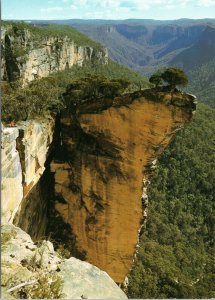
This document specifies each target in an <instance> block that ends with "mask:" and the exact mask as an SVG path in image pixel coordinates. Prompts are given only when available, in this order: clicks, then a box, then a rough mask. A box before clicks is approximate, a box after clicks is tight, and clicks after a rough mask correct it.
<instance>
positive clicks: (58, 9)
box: [2, 0, 215, 20]
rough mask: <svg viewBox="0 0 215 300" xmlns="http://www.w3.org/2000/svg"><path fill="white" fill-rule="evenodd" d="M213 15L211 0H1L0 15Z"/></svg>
mask: <svg viewBox="0 0 215 300" xmlns="http://www.w3.org/2000/svg"><path fill="white" fill-rule="evenodd" d="M75 18H80V19H116V20H117V19H130V18H138V19H159V20H169V19H179V18H192V19H199V18H215V0H2V19H21V20H26V19H75Z"/></svg>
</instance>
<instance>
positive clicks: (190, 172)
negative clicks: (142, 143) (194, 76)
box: [128, 104, 215, 299]
mask: <svg viewBox="0 0 215 300" xmlns="http://www.w3.org/2000/svg"><path fill="white" fill-rule="evenodd" d="M214 136H215V118H214V110H213V109H212V108H209V107H208V106H206V105H203V104H199V105H198V109H197V113H196V116H195V118H194V120H193V121H192V122H191V123H190V124H189V125H187V126H185V128H184V129H183V130H182V131H181V132H180V133H179V134H177V136H176V138H175V139H174V141H173V143H172V145H171V146H170V147H169V148H168V149H167V150H166V151H165V153H164V154H163V155H162V156H161V157H160V159H159V162H158V168H157V171H156V176H155V177H154V178H153V179H152V183H151V185H150V188H149V212H148V220H147V225H146V229H145V232H144V233H143V234H142V236H141V238H140V249H139V254H138V256H137V259H136V262H135V264H134V267H133V270H132V272H131V274H130V276H129V281H130V285H129V288H128V296H129V297H130V298H154V299H155V298H212V297H215V285H214V282H215V280H214V279H215V278H214V260H213V254H214V224H215V222H214V221H215V217H214V215H213V211H214V199H215V138H214Z"/></svg>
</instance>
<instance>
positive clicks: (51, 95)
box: [2, 61, 149, 122]
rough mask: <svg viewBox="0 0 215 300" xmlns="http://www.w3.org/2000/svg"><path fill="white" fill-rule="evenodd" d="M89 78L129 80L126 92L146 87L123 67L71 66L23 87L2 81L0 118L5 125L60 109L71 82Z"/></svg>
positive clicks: (100, 65) (145, 84) (137, 75)
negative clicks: (0, 116)
mask: <svg viewBox="0 0 215 300" xmlns="http://www.w3.org/2000/svg"><path fill="white" fill-rule="evenodd" d="M87 74H90V76H97V77H102V76H103V77H105V78H106V79H107V81H108V79H109V80H114V79H115V80H119V81H120V80H123V81H125V82H127V81H129V83H130V85H129V87H128V91H135V90H138V89H141V88H146V87H148V86H149V83H148V81H147V79H146V78H144V77H142V76H141V75H139V74H137V73H135V72H134V71H131V70H129V69H128V68H126V67H123V66H121V65H118V64H117V63H115V62H112V61H109V64H108V65H105V66H104V65H102V64H99V63H98V64H95V63H88V64H86V65H85V66H83V67H79V66H73V67H72V68H71V69H69V70H66V71H63V72H58V73H54V74H51V75H50V76H48V77H45V78H41V79H37V80H34V81H32V82H30V83H29V84H28V86H26V87H24V88H23V87H22V86H21V85H20V84H19V82H18V81H17V82H12V83H8V82H5V81H4V82H2V119H3V121H5V122H9V121H10V120H11V118H12V119H15V120H16V121H19V120H27V119H32V118H35V117H38V116H43V115H44V114H47V112H48V111H53V110H54V111H56V110H57V111H58V110H59V109H61V108H63V107H64V104H63V101H62V100H63V99H62V96H61V95H62V93H63V92H64V91H65V89H66V87H67V86H68V85H69V84H71V83H72V82H74V80H80V79H81V78H82V79H83V77H86V76H87Z"/></svg>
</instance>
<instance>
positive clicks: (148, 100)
mask: <svg viewBox="0 0 215 300" xmlns="http://www.w3.org/2000/svg"><path fill="white" fill-rule="evenodd" d="M65 99H67V100H69V99H70V94H69V91H68V93H67V94H65ZM194 110H195V97H193V96H192V95H188V94H182V93H179V92H175V93H168V92H165V93H164V92H156V91H155V90H153V89H152V90H145V91H142V92H136V93H133V94H129V95H123V96H121V97H116V98H114V99H104V100H103V101H101V100H100V101H98V100H95V101H90V102H89V103H87V102H84V103H80V104H79V106H78V107H76V111H75V112H74V111H73V112H72V113H68V111H65V112H64V113H63V114H62V117H61V137H62V141H61V144H62V145H63V146H62V148H61V149H60V151H59V153H60V156H59V157H56V158H55V160H53V161H52V162H51V172H52V173H53V174H54V180H55V202H54V207H55V210H56V216H57V217H59V216H60V217H61V218H62V219H63V221H64V223H65V224H67V225H69V227H70V230H71V232H72V235H73V236H74V237H75V246H76V248H77V250H78V253H82V255H83V257H85V259H86V260H87V261H88V262H90V263H92V264H94V265H96V266H97V267H99V268H100V269H102V270H104V271H106V272H107V273H108V274H109V275H110V276H111V278H113V279H114V281H115V282H117V283H122V282H123V281H124V279H125V277H126V275H127V274H128V273H129V270H130V269H131V266H132V262H133V257H134V254H135V252H136V246H137V243H138V235H139V231H140V229H141V226H142V224H143V222H144V220H145V218H146V214H147V194H146V190H147V185H148V182H149V179H150V176H151V173H152V172H153V169H154V167H155V163H156V158H157V157H158V155H160V154H161V153H162V151H163V150H164V149H165V148H166V147H167V146H168V144H169V143H170V141H171V140H172V138H173V136H174V134H175V133H176V131H177V130H179V129H180V128H181V127H182V126H183V125H184V124H185V123H186V122H188V121H190V120H191V118H192V115H193V112H194ZM58 228H59V236H60V234H61V227H60V226H58ZM56 231H58V229H57V228H56ZM67 242H68V243H69V241H67Z"/></svg>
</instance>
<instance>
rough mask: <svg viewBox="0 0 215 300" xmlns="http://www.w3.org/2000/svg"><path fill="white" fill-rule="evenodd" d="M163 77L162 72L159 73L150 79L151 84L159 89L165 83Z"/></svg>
mask: <svg viewBox="0 0 215 300" xmlns="http://www.w3.org/2000/svg"><path fill="white" fill-rule="evenodd" d="M161 75H162V74H161V72H159V71H158V72H156V73H155V74H153V75H152V76H151V77H150V78H149V82H150V83H153V84H154V85H155V87H156V88H158V87H159V86H160V85H161V84H162V82H163V80H162V76H161Z"/></svg>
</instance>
